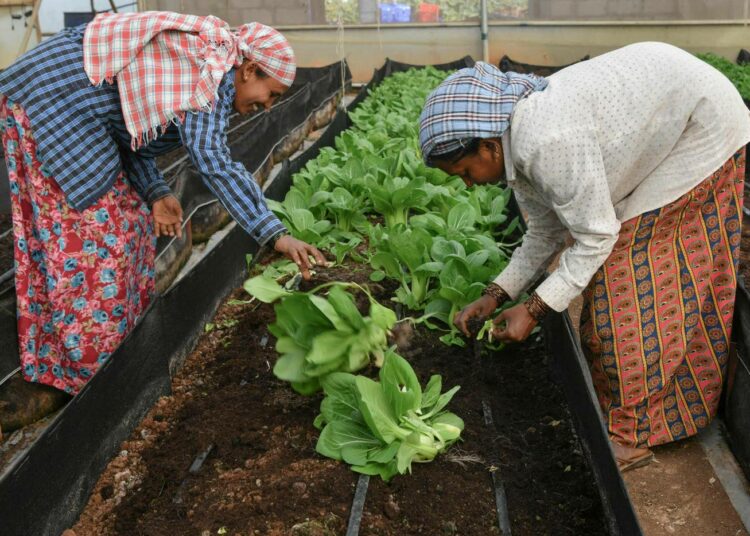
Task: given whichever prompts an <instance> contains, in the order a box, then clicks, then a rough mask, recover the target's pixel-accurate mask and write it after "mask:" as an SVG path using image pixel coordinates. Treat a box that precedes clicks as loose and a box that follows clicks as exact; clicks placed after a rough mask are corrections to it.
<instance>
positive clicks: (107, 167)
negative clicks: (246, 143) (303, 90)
mask: <svg viewBox="0 0 750 536" xmlns="http://www.w3.org/2000/svg"><path fill="white" fill-rule="evenodd" d="M84 31H85V26H78V27H76V28H67V29H65V30H63V31H62V32H60V33H58V34H57V35H55V36H54V37H52V38H50V39H48V40H46V41H44V42H42V43H41V44H40V45H39V46H37V47H36V48H34V49H33V50H31V51H29V52H27V53H26V54H24V55H23V56H22V57H21V58H19V59H18V60H17V61H16V62H15V63H14V64H13V65H11V66H10V67H9V68H8V69H6V70H5V71H3V72H2V73H0V93H2V94H3V95H5V96H6V97H8V98H9V99H10V100H12V101H15V102H18V103H19V104H21V105H22V106H23V107H24V109H25V110H26V113H27V114H28V116H29V119H30V120H31V124H32V125H33V127H34V137H35V139H36V142H37V158H38V160H39V161H40V162H44V163H45V164H46V166H47V167H48V168H49V169H50V171H51V173H52V176H54V177H55V180H56V181H57V183H58V184H59V185H60V188H61V189H62V191H63V192H64V193H65V197H66V199H67V200H68V202H69V203H70V205H71V206H73V207H74V208H75V209H77V210H83V209H85V208H87V207H88V206H90V205H91V204H92V203H94V202H95V201H96V200H97V199H99V198H100V197H101V196H102V195H103V194H105V193H106V192H107V191H109V189H110V188H111V187H112V185H113V184H114V182H115V179H116V178H117V176H118V175H119V174H120V173H121V172H122V171H124V172H125V173H126V174H127V177H128V179H129V181H130V183H131V184H132V185H133V187H134V188H135V189H136V191H137V192H138V194H139V195H140V196H141V197H142V198H143V199H144V200H145V201H147V202H148V203H149V204H152V203H153V202H154V201H156V200H157V199H160V198H162V197H164V196H166V195H168V194H169V193H170V189H169V186H168V185H167V183H166V182H165V181H164V178H163V177H162V175H161V173H160V172H159V170H158V169H157V167H156V161H155V157H156V156H159V155H160V154H164V153H166V152H169V151H171V150H172V149H175V148H176V147H179V146H180V145H183V146H184V147H185V149H186V150H187V152H188V154H189V155H190V158H191V159H192V161H193V163H194V165H195V167H196V168H197V169H198V171H199V172H200V174H201V176H202V177H203V180H204V181H205V183H206V185H207V186H208V187H209V188H210V189H211V191H212V192H213V193H214V194H215V195H216V196H217V197H218V198H219V200H220V201H221V202H222V204H223V205H224V206H225V207H226V208H227V210H228V211H229V213H230V214H231V215H232V216H233V217H234V219H235V220H236V221H237V222H238V223H239V224H240V225H241V226H242V227H243V228H244V229H245V230H246V231H247V232H248V233H249V234H250V236H252V237H253V238H254V239H256V240H257V241H258V242H259V243H260V244H264V243H265V242H266V241H268V240H269V239H270V238H271V237H273V236H275V235H276V234H278V233H280V232H282V231H285V227H284V225H283V224H282V223H281V222H280V221H279V219H278V218H277V217H276V216H275V215H274V214H273V213H272V212H271V211H270V210H269V209H268V206H267V205H266V202H265V199H264V198H263V193H262V192H261V189H260V187H259V185H258V183H257V182H256V181H255V179H254V178H253V176H252V174H251V173H250V172H248V171H247V170H246V169H245V167H244V166H243V165H242V164H240V163H239V162H235V161H233V160H232V158H231V156H230V153H229V148H228V147H227V137H226V129H227V126H228V123H229V116H230V114H231V113H232V103H233V101H234V96H235V88H234V70H232V71H230V72H229V73H227V75H226V76H224V79H223V80H222V82H221V84H220V86H219V90H218V96H217V99H216V102H215V104H214V107H213V110H211V111H210V112H198V113H188V114H186V115H185V121H184V122H183V123H182V124H180V125H170V127H169V128H168V129H167V130H166V131H165V132H164V133H163V134H162V135H160V136H159V137H158V138H157V139H155V140H153V141H152V142H150V143H149V144H147V145H145V146H143V147H141V148H139V149H138V150H136V151H132V150H131V148H130V134H129V133H128V131H127V129H126V128H125V121H124V119H123V117H122V109H121V106H120V96H119V93H118V90H117V84H116V83H115V84H107V83H104V84H102V85H101V86H93V85H92V84H91V82H90V81H89V79H88V77H87V76H86V73H85V72H84V70H83V33H84Z"/></svg>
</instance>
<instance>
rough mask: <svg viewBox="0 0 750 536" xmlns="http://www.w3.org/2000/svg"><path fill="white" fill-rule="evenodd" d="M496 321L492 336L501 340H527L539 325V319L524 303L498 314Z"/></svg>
mask: <svg viewBox="0 0 750 536" xmlns="http://www.w3.org/2000/svg"><path fill="white" fill-rule="evenodd" d="M494 323H495V327H494V328H493V329H492V338H493V339H497V340H499V341H501V342H521V341H525V340H526V338H527V337H528V336H529V335H530V334H531V332H532V330H533V329H534V328H535V327H536V325H537V321H536V320H535V319H534V317H533V316H531V314H530V313H529V310H528V309H527V308H526V306H525V305H524V304H522V303H519V304H518V305H514V306H513V307H511V308H510V309H506V310H505V311H503V312H502V313H500V314H499V315H497V318H495V320H494Z"/></svg>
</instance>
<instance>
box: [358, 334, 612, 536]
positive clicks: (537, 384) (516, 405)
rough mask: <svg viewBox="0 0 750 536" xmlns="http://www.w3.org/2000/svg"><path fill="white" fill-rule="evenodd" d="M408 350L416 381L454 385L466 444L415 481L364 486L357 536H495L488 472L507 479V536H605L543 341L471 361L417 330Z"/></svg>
mask: <svg viewBox="0 0 750 536" xmlns="http://www.w3.org/2000/svg"><path fill="white" fill-rule="evenodd" d="M413 348H414V349H413V351H411V352H409V351H406V352H403V351H402V353H404V354H406V355H407V356H408V359H409V362H410V363H411V364H412V366H413V367H414V368H415V370H417V371H418V374H419V376H420V379H422V380H423V382H426V380H427V379H428V378H429V376H430V375H431V374H441V375H442V376H443V379H444V384H445V385H447V386H452V385H456V384H457V385H461V390H460V391H459V392H458V394H457V395H456V397H455V398H454V399H453V402H452V404H451V410H452V411H455V412H456V413H457V414H459V415H460V416H461V417H462V418H463V419H464V420H465V424H466V429H465V432H464V434H463V438H464V440H463V441H462V442H461V443H460V444H459V445H457V447H456V448H455V449H454V450H452V451H451V452H450V453H449V454H448V455H446V456H444V457H442V458H440V459H438V460H437V461H435V462H433V463H430V464H425V465H417V466H415V468H414V474H413V475H414V476H413V477H412V478H409V477H396V478H394V480H393V481H392V482H391V483H390V484H385V483H383V482H381V481H377V480H373V481H371V484H370V490H369V493H368V497H367V506H366V509H365V516H364V518H363V523H362V531H361V534H363V535H368V536H369V535H372V536H375V535H384V534H388V535H390V534H399V535H400V534H466V535H489V534H497V533H498V529H497V524H496V518H495V513H494V496H493V493H492V489H491V477H490V471H491V470H497V474H498V475H499V477H500V479H501V480H502V481H503V483H504V486H505V490H506V495H507V497H508V499H507V501H508V509H509V512H510V522H511V528H512V530H513V534H515V535H529V536H531V535H534V536H536V535H540V534H555V535H558V534H561V535H562V534H571V535H576V536H588V535H591V536H594V535H596V536H599V535H601V534H606V533H607V530H606V525H605V519H604V513H603V511H602V508H601V503H600V500H599V495H598V492H597V489H596V485H595V483H594V478H593V475H592V474H591V473H590V471H589V470H588V468H587V464H586V460H585V458H584V457H583V455H582V453H581V451H580V449H579V445H578V440H577V438H576V436H575V434H574V432H573V429H572V427H571V422H570V416H569V414H568V410H567V407H566V403H565V401H564V398H563V395H562V393H561V392H560V390H559V389H558V387H557V386H556V385H555V384H554V383H553V382H552V380H551V379H550V377H549V372H548V367H547V363H546V353H545V351H544V349H543V347H542V346H541V343H539V342H536V343H528V344H524V345H523V346H518V347H511V348H509V349H506V350H504V351H503V352H501V353H494V352H484V353H483V355H482V356H481V358H480V361H477V359H475V358H474V357H473V352H472V351H471V349H469V348H466V349H459V348H455V347H450V348H449V347H446V346H444V345H443V344H442V343H440V342H438V341H436V339H435V335H434V334H433V333H430V332H428V331H423V330H418V332H417V336H416V337H415V339H414V342H413ZM483 398H484V399H485V400H487V401H488V402H489V403H490V405H491V407H492V413H493V418H494V422H495V426H494V427H492V428H488V427H486V426H485V424H484V420H483V415H482V399H483ZM476 458H479V459H481V461H480V462H479V463H476V462H475V461H467V460H472V459H476ZM394 505H397V507H398V508H394ZM394 511H398V514H394Z"/></svg>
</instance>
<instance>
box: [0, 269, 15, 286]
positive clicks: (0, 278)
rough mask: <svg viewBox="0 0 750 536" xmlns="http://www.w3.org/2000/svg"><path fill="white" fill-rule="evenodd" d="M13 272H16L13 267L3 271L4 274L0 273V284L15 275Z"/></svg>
mask: <svg viewBox="0 0 750 536" xmlns="http://www.w3.org/2000/svg"><path fill="white" fill-rule="evenodd" d="M15 273H16V269H15V268H11V269H10V270H8V271H7V272H5V273H4V274H2V275H0V285H2V284H3V283H5V282H6V281H10V280H11V279H13V276H14V275H15Z"/></svg>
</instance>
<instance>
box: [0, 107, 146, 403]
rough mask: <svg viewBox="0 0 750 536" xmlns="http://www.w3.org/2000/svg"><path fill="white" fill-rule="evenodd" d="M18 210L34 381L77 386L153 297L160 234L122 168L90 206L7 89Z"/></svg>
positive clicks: (6, 124) (22, 318) (27, 349)
mask: <svg viewBox="0 0 750 536" xmlns="http://www.w3.org/2000/svg"><path fill="white" fill-rule="evenodd" d="M0 127H2V142H3V145H4V147H5V160H6V164H7V166H8V173H9V180H10V190H11V206H12V213H13V235H14V242H15V247H14V254H15V267H16V281H15V283H16V295H17V303H18V310H17V315H18V342H19V353H20V357H21V371H22V372H23V375H24V377H25V379H26V380H27V381H30V382H39V383H43V384H46V385H51V386H52V387H56V388H57V389H60V390H64V391H66V392H68V393H71V394H75V393H77V392H78V391H79V390H80V389H81V388H82V387H83V386H84V385H85V384H86V382H87V381H88V380H89V379H90V378H91V376H92V375H93V374H94V373H96V371H97V369H98V368H99V367H100V366H101V365H102V364H103V363H104V362H105V361H106V360H107V358H108V357H109V356H110V354H111V353H112V352H113V351H114V350H115V348H116V347H117V346H118V345H119V344H120V341H122V339H123V338H124V337H125V335H127V333H128V331H129V330H130V329H131V328H132V326H133V324H134V323H135V322H136V321H137V319H138V317H139V316H140V315H141V313H142V312H143V310H144V309H145V308H146V307H147V306H148V303H149V301H150V297H151V294H152V293H153V289H154V269H153V266H154V251H155V246H156V238H155V237H154V233H153V229H152V223H151V215H150V212H149V209H148V206H147V205H146V204H145V203H144V202H143V200H142V199H141V198H140V197H139V196H138V194H137V193H136V192H135V190H134V189H133V188H132V187H131V186H130V184H129V182H128V181H127V179H126V178H125V176H124V175H121V176H120V177H118V179H117V181H116V182H115V185H114V187H113V188H112V189H111V190H110V191H109V192H108V193H107V194H106V195H104V196H103V197H102V198H101V199H99V200H98V201H97V202H96V203H94V204H93V205H91V206H90V207H88V208H86V209H85V210H83V211H78V210H75V209H74V208H72V207H71V206H70V205H68V203H67V201H66V200H65V196H64V194H63V192H62V190H61V189H60V187H59V186H58V184H57V182H56V181H55V179H54V177H52V176H50V173H49V171H48V170H47V168H46V167H45V165H44V164H43V163H42V162H40V161H39V160H38V159H37V156H36V154H37V150H36V141H35V140H34V135H33V133H32V130H31V124H30V122H29V118H28V116H27V115H26V113H25V112H24V110H23V108H22V107H21V106H19V105H18V104H15V103H13V102H11V101H10V100H9V99H7V98H6V97H4V96H2V95H0Z"/></svg>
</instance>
